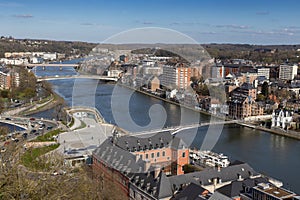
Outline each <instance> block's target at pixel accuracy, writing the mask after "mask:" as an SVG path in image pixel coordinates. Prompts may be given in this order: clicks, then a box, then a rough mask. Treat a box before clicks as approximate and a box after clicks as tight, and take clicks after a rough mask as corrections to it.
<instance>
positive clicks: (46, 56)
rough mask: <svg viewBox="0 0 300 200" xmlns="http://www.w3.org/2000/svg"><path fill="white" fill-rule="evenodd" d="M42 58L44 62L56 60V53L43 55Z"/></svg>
mask: <svg viewBox="0 0 300 200" xmlns="http://www.w3.org/2000/svg"><path fill="white" fill-rule="evenodd" d="M43 58H44V59H45V60H56V58H57V54H56V53H44V55H43Z"/></svg>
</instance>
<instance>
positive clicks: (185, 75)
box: [160, 65, 191, 89]
mask: <svg viewBox="0 0 300 200" xmlns="http://www.w3.org/2000/svg"><path fill="white" fill-rule="evenodd" d="M190 78H191V69H190V68H188V67H178V66H171V65H164V66H163V73H162V75H161V76H160V82H161V85H163V86H165V87H167V88H170V89H174V88H180V89H185V88H187V87H188V86H190Z"/></svg>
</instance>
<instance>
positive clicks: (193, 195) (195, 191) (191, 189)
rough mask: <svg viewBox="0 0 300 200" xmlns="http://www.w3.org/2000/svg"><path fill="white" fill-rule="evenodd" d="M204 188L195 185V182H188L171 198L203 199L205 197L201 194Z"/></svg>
mask: <svg viewBox="0 0 300 200" xmlns="http://www.w3.org/2000/svg"><path fill="white" fill-rule="evenodd" d="M205 191H206V189H204V188H203V187H201V186H199V185H196V184H195V183H191V184H189V185H188V186H187V187H185V188H184V189H183V190H182V191H181V192H180V193H178V194H177V195H175V197H173V198H172V200H205V199H208V198H207V197H204V196H201V195H202V193H203V192H205Z"/></svg>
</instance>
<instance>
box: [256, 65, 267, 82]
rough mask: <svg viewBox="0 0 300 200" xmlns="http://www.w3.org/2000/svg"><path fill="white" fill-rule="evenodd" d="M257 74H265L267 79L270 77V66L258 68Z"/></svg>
mask: <svg viewBox="0 0 300 200" xmlns="http://www.w3.org/2000/svg"><path fill="white" fill-rule="evenodd" d="M257 76H264V77H266V79H267V80H269V79H270V68H258V69H257Z"/></svg>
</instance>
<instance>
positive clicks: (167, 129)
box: [130, 120, 239, 136]
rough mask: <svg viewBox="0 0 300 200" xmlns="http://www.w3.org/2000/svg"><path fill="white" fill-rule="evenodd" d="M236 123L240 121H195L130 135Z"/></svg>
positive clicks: (174, 132)
mask: <svg viewBox="0 0 300 200" xmlns="http://www.w3.org/2000/svg"><path fill="white" fill-rule="evenodd" d="M236 123H237V124H238V123H239V121H238V120H231V121H215V122H206V123H195V124H187V125H181V126H172V127H167V128H163V129H154V130H150V131H142V132H133V133H131V134H130V135H133V136H138V135H144V134H154V133H159V132H164V131H170V132H171V133H172V135H175V134H176V133H178V132H180V131H183V130H188V129H193V128H198V127H203V126H210V125H222V124H236Z"/></svg>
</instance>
